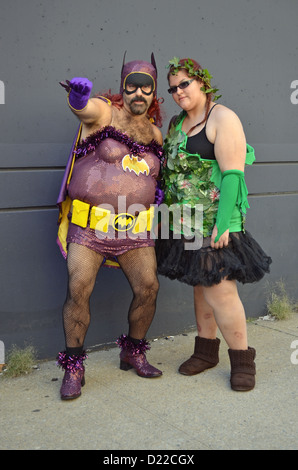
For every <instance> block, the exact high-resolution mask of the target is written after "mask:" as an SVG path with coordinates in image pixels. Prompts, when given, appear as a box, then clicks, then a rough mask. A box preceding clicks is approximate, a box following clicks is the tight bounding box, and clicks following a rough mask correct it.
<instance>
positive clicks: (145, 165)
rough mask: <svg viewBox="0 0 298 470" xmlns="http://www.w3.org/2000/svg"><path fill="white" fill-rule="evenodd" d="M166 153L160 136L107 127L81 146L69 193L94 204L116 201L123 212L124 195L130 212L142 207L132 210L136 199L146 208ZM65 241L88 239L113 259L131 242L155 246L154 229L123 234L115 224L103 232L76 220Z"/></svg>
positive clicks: (130, 246) (117, 209) (85, 241)
mask: <svg viewBox="0 0 298 470" xmlns="http://www.w3.org/2000/svg"><path fill="white" fill-rule="evenodd" d="M162 155H163V151H162V147H161V146H159V145H158V143H157V142H155V141H152V142H151V143H150V144H148V145H142V144H139V143H137V142H134V141H132V140H131V139H130V138H129V137H128V136H127V135H126V134H123V133H121V132H119V131H117V130H116V129H115V128H113V127H111V126H109V127H106V128H104V129H103V130H101V131H98V132H96V133H95V134H92V135H91V136H89V137H88V138H87V139H86V140H84V141H83V142H82V143H81V144H80V145H79V146H78V148H77V150H76V160H75V163H74V167H73V171H72V176H71V180H70V182H69V186H68V195H69V196H70V198H71V199H72V200H75V199H78V200H80V201H83V202H86V203H89V204H90V205H91V206H100V207H105V206H106V205H109V207H110V206H112V208H113V211H112V212H114V213H115V214H118V213H120V212H121V213H122V212H123V201H124V200H125V204H126V212H129V213H130V214H131V213H132V212H133V213H132V215H134V216H135V215H137V213H138V211H133V210H130V209H131V208H132V209H133V207H132V205H134V204H138V205H142V206H143V207H144V209H145V210H146V209H149V208H150V205H152V204H154V202H155V193H156V186H157V177H158V175H159V170H160V160H161V158H162ZM123 196H125V198H123ZM119 198H120V199H119ZM119 200H121V203H120V207H119ZM67 243H78V244H82V245H85V246H87V247H88V248H91V249H92V250H94V251H96V252H98V253H101V254H102V255H103V256H105V257H106V258H109V259H113V258H115V257H117V256H118V255H120V254H122V253H125V252H126V251H128V250H130V249H133V248H139V247H145V246H154V240H153V239H151V238H150V232H146V234H145V235H144V234H142V235H137V234H135V235H132V234H131V233H129V234H128V232H126V234H125V235H124V236H123V233H121V237H119V234H118V233H117V232H115V231H114V229H113V228H112V227H109V229H108V232H107V233H105V234H102V233H98V232H97V231H96V232H95V230H94V229H91V228H90V227H89V224H88V226H87V227H86V228H82V227H80V226H78V225H75V224H73V223H70V225H69V230H68V235H67Z"/></svg>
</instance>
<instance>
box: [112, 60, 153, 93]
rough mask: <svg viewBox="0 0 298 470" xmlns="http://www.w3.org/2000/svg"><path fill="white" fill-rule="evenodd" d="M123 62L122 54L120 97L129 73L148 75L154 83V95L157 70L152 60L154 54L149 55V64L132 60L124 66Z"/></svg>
mask: <svg viewBox="0 0 298 470" xmlns="http://www.w3.org/2000/svg"><path fill="white" fill-rule="evenodd" d="M124 60H125V54H124V59H123V65H122V70H121V83H120V93H121V95H122V94H123V89H124V86H123V85H124V82H125V80H126V78H127V76H128V75H130V74H131V73H136V72H140V73H145V74H148V75H150V76H151V77H152V79H153V82H154V92H153V93H154V95H156V88H157V69H156V63H155V59H154V54H153V53H152V54H151V64H150V62H145V61H143V60H133V61H132V62H127V63H126V64H124Z"/></svg>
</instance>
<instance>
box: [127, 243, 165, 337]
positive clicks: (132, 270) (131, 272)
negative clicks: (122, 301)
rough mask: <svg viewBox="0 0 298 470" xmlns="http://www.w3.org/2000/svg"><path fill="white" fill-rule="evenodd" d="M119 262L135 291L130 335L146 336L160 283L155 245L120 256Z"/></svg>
mask: <svg viewBox="0 0 298 470" xmlns="http://www.w3.org/2000/svg"><path fill="white" fill-rule="evenodd" d="M118 262H119V264H120V266H121V268H122V270H123V272H124V274H125V276H126V278H127V279H128V282H129V284H130V286H131V288H132V291H133V300H132V302H131V305H130V308H129V312H128V323H129V332H128V334H129V336H131V337H132V338H135V339H143V338H145V336H146V334H147V331H148V329H149V327H150V325H151V323H152V320H153V317H154V314H155V308H156V297H157V293H158V289H159V283H158V279H157V275H156V258H155V250H154V248H153V247H145V248H137V249H135V250H130V251H127V252H126V253H124V254H123V255H120V256H118Z"/></svg>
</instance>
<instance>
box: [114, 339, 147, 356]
mask: <svg viewBox="0 0 298 470" xmlns="http://www.w3.org/2000/svg"><path fill="white" fill-rule="evenodd" d="M116 344H117V345H118V346H119V348H121V350H125V351H128V352H129V353H130V354H132V355H133V356H134V355H136V354H144V353H145V352H146V351H148V350H149V349H150V346H149V343H148V341H146V339H141V340H140V342H139V343H138V344H134V343H133V342H132V341H131V340H130V338H129V337H128V336H127V335H121V336H119V338H118V339H117V341H116Z"/></svg>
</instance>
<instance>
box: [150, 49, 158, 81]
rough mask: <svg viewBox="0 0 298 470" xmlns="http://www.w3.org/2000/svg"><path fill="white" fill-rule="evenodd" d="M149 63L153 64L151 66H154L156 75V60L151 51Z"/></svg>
mask: <svg viewBox="0 0 298 470" xmlns="http://www.w3.org/2000/svg"><path fill="white" fill-rule="evenodd" d="M151 64H152V65H153V67H154V68H155V70H156V77H157V67H156V62H155V57H154V53H153V52H152V54H151Z"/></svg>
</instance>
